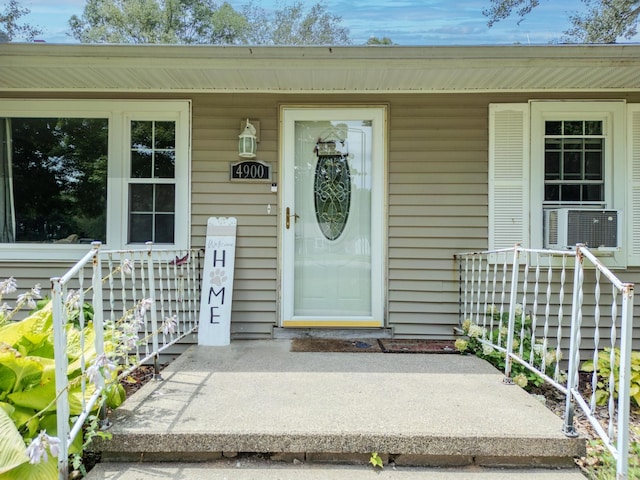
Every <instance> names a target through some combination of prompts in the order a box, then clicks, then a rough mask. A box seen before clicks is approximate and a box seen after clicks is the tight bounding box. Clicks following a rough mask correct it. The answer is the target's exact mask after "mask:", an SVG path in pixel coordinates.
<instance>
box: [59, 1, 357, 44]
mask: <svg viewBox="0 0 640 480" xmlns="http://www.w3.org/2000/svg"><path fill="white" fill-rule="evenodd" d="M341 20H342V19H341V17H339V16H337V15H332V14H330V13H329V12H328V11H327V7H326V5H325V4H324V3H316V4H314V5H312V6H310V7H309V9H308V10H307V9H306V7H305V4H304V2H302V1H296V2H294V3H292V4H291V5H286V6H284V7H283V8H281V9H276V10H268V9H265V8H261V7H260V6H259V5H258V4H256V3H254V2H250V3H248V4H247V5H245V6H244V7H243V9H242V12H238V11H236V10H234V9H233V7H232V6H231V5H230V4H229V3H227V2H224V3H222V4H221V5H218V4H216V3H215V2H214V1H213V0H130V1H127V2H122V1H118V0H88V1H87V4H86V6H85V8H84V12H83V14H82V16H81V17H78V16H77V15H74V16H72V17H71V18H70V20H69V25H70V26H71V31H72V34H73V36H74V38H76V39H77V40H79V41H80V42H82V43H163V44H208V45H248V44H253V45H344V44H348V43H350V41H349V31H348V29H347V28H345V27H343V26H342V25H341Z"/></svg>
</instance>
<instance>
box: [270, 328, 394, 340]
mask: <svg viewBox="0 0 640 480" xmlns="http://www.w3.org/2000/svg"><path fill="white" fill-rule="evenodd" d="M306 337H314V338H393V329H391V328H283V327H274V328H273V338H274V339H277V340H278V339H290V338H306Z"/></svg>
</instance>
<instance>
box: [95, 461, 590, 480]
mask: <svg viewBox="0 0 640 480" xmlns="http://www.w3.org/2000/svg"><path fill="white" fill-rule="evenodd" d="M160 478H161V479H164V480H171V479H175V480H178V479H187V478H188V479H189V480H347V479H348V480H371V479H372V478H381V479H385V478H388V479H390V480H396V479H397V480H518V479H522V480H584V478H585V477H584V476H583V475H582V474H581V473H580V471H579V470H577V469H540V468H538V469H533V468H531V469H504V468H479V467H459V468H455V469H452V468H424V467H413V468H411V467H398V466H394V465H386V466H385V467H384V469H380V468H376V469H375V471H374V469H373V467H371V466H364V465H318V464H306V463H305V464H297V465H294V464H283V463H280V462H269V461H259V460H258V461H256V460H234V459H232V460H227V461H222V462H207V463H167V462H163V463H122V464H113V463H103V464H99V465H97V466H96V467H95V468H94V469H93V470H91V472H89V475H88V476H87V477H86V479H85V480H157V479H160Z"/></svg>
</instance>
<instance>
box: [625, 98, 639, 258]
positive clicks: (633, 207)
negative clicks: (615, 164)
mask: <svg viewBox="0 0 640 480" xmlns="http://www.w3.org/2000/svg"><path fill="white" fill-rule="evenodd" d="M627 108H628V115H629V120H628V122H627V124H628V125H629V127H628V128H629V135H628V139H629V159H630V161H629V167H628V168H629V170H628V174H629V179H630V181H629V200H628V201H627V205H626V208H625V210H624V212H623V215H624V217H623V220H624V222H625V223H626V224H627V225H628V226H629V227H628V228H629V230H630V231H629V232H628V234H627V239H628V250H627V251H628V252H629V258H628V265H634V266H637V265H640V105H638V104H634V105H628V107H627Z"/></svg>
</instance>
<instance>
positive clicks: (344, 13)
mask: <svg viewBox="0 0 640 480" xmlns="http://www.w3.org/2000/svg"><path fill="white" fill-rule="evenodd" d="M304 2H305V4H306V3H316V2H315V1H312V2H310V1H309V0H304ZM20 3H21V5H22V6H24V7H26V8H29V9H30V10H31V13H30V14H29V15H28V16H27V17H25V18H24V21H25V22H27V23H29V24H31V25H34V26H38V27H40V28H41V29H42V30H43V31H44V33H43V34H42V35H40V36H39V39H41V40H44V41H46V42H48V43H71V42H74V39H73V38H72V37H70V36H69V35H68V30H69V27H68V20H69V17H71V15H73V14H76V15H81V14H82V11H83V9H84V5H85V3H86V1H85V0H20ZM219 3H222V0H220V2H219ZM229 3H230V4H231V5H232V6H233V7H234V8H236V9H239V8H240V7H241V6H242V5H244V4H246V3H247V1H246V0H229ZM256 3H258V4H259V5H261V6H263V7H264V8H269V7H271V6H273V5H274V4H277V5H286V4H291V3H293V0H268V1H259V0H257V1H256ZM325 3H326V5H327V6H328V9H329V11H330V12H331V13H333V14H336V15H339V16H341V17H342V24H343V25H344V26H346V27H348V28H349V31H350V35H351V37H352V39H353V40H354V43H355V44H364V43H366V41H367V39H368V38H370V37H371V36H376V37H379V38H382V37H385V36H386V37H389V38H391V39H392V40H393V41H394V42H395V43H397V44H399V45H491V44H513V43H521V44H545V43H549V42H551V41H553V40H557V39H559V38H560V36H561V35H562V32H563V31H564V30H565V29H566V28H567V27H568V26H569V14H570V13H574V12H577V11H584V8H585V7H584V4H583V3H582V2H581V1H580V0H542V1H541V5H540V6H539V7H538V8H537V9H536V10H534V12H533V13H532V14H531V15H530V16H528V17H527V18H526V19H525V20H524V21H522V22H520V24H518V19H517V18H513V19H508V20H506V21H502V22H500V23H498V24H497V25H495V26H494V27H492V28H488V27H487V21H486V18H485V17H484V16H483V15H482V10H483V8H487V7H488V6H489V0H422V1H421V0H388V1H376V0H325ZM4 4H5V0H0V5H2V6H4Z"/></svg>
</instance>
